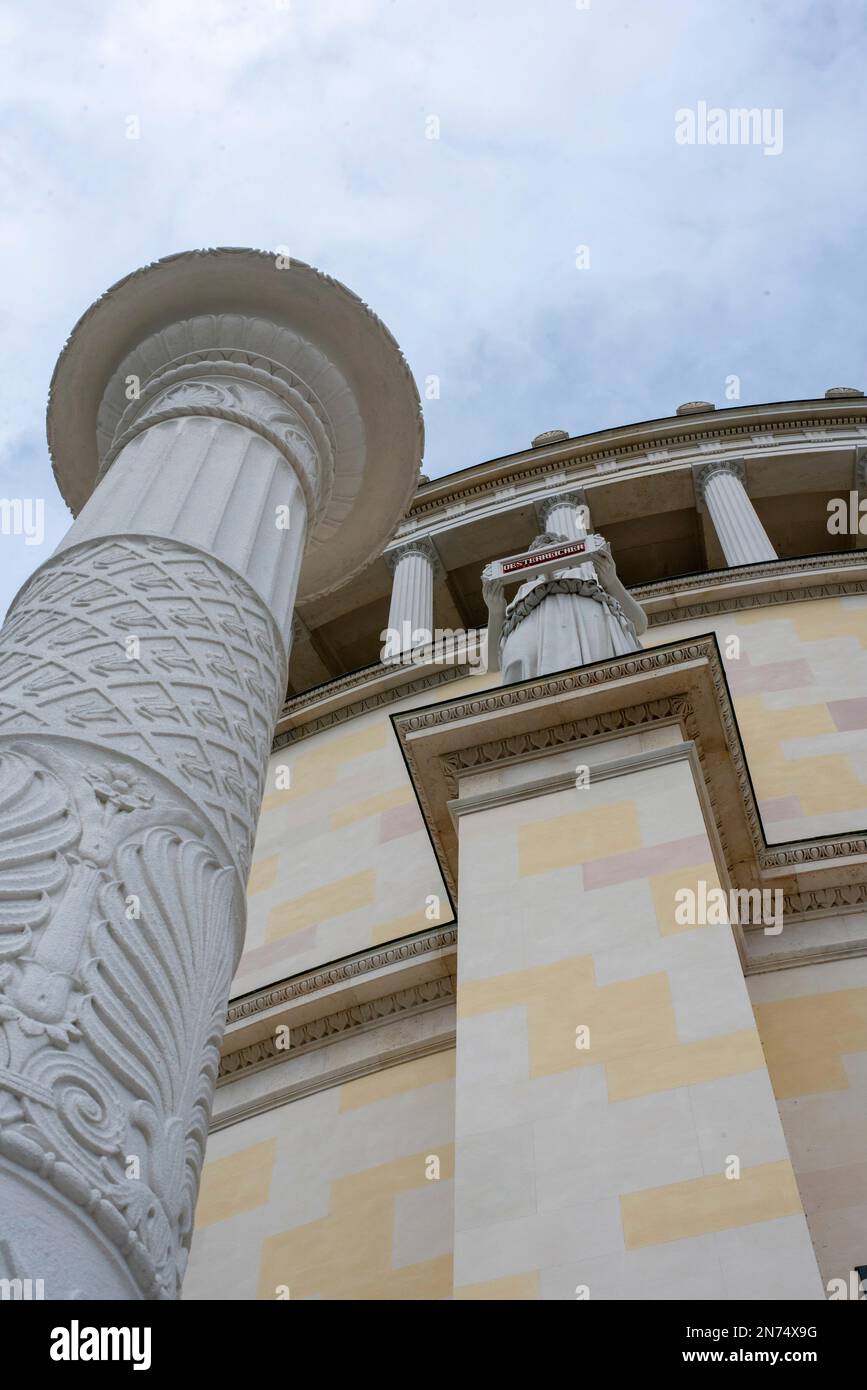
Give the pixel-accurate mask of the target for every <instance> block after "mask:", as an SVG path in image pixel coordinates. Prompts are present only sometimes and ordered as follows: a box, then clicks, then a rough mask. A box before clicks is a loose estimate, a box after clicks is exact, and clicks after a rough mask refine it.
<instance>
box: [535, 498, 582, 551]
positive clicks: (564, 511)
mask: <svg viewBox="0 0 867 1390" xmlns="http://www.w3.org/2000/svg"><path fill="white" fill-rule="evenodd" d="M536 515H537V516H538V518H539V525H540V527H541V529H542V530H543V531H550V532H551V533H552V534H553V535H557V536H566V537H567V539H568V540H570V541H577V540H579V539H580V538H581V537H582V536H585V535H586V534H587V532H588V531H589V530H590V514H589V510H588V507H587V499H586V497H585V494H584V492H583V491H581V490H579V491H578V492H558V493H554V494H553V495H552V496H551V497H544V498H543V499H542V501H541V502H539V503H537V505H536Z"/></svg>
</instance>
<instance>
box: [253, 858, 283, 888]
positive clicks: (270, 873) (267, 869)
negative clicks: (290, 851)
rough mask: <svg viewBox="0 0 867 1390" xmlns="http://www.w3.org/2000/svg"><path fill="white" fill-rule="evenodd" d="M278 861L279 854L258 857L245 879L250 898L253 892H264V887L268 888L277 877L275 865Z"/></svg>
mask: <svg viewBox="0 0 867 1390" xmlns="http://www.w3.org/2000/svg"><path fill="white" fill-rule="evenodd" d="M279 861H280V856H279V854H272V855H271V856H270V857H269V858H268V859H259V860H257V861H256V863H255V864H253V866H252V868H251V869H250V877H249V878H248V880H247V897H248V898H252V897H253V894H254V893H264V892H265V889H266V888H270V887H271V886H272V884H273V882H274V879H275V878H276V877H277V865H278V863H279Z"/></svg>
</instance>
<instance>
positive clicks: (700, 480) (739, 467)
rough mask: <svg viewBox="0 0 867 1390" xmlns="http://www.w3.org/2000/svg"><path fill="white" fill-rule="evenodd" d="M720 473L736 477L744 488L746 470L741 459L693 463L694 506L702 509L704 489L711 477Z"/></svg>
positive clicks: (721, 459)
mask: <svg viewBox="0 0 867 1390" xmlns="http://www.w3.org/2000/svg"><path fill="white" fill-rule="evenodd" d="M720 473H728V474H730V475H731V476H732V477H733V478H737V479H738V481H739V482H740V483H742V484H743V487H744V489H745V490H746V486H747V471H746V467H745V465H744V461H743V459H740V458H737V459H726V458H720V459H710V460H709V461H708V462H707V463H695V464H693V468H692V479H693V486H694V488H695V500H696V506H697V507H698V510H699V511H702V510H703V508H704V505H705V497H704V490H705V487H706V485H707V483H708V482H709V481H710V479H711V478H715V477H718V476H719V474H720Z"/></svg>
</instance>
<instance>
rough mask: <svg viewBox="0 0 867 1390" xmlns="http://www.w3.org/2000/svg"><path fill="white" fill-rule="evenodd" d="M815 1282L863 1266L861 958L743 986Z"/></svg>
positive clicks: (866, 1177)
mask: <svg viewBox="0 0 867 1390" xmlns="http://www.w3.org/2000/svg"><path fill="white" fill-rule="evenodd" d="M749 990H750V996H751V998H752V1001H753V1006H754V1008H755V1015H756V1022H757V1024H758V1028H759V1034H760V1036H761V1039H762V1045H763V1047H764V1051H765V1056H766V1057H767V1061H768V1068H769V1071H770V1075H771V1080H772V1082H773V1086H774V1091H775V1093H776V1097H777V1104H778V1106H779V1110H780V1116H781V1118H782V1122H783V1128H784V1130H785V1133H786V1139H787V1140H788V1145H789V1152H790V1153H791V1156H792V1163H793V1166H794V1169H795V1175H796V1177H797V1181H798V1188H799V1190H800V1193H801V1199H802V1201H803V1204H804V1210H805V1212H806V1215H807V1222H808V1225H809V1227H810V1234H811V1235H812V1238H813V1244H814V1246H815V1250H816V1257H817V1259H818V1261H819V1267H820V1269H821V1271H822V1278H823V1280H824V1281H825V1282H826V1284H827V1281H828V1280H829V1279H838V1278H839V1279H844V1280H847V1281H848V1278H849V1274H850V1272H851V1270H852V1269H854V1268H855V1266H856V1265H863V1264H867V960H865V959H863V958H862V959H856V960H842V961H829V962H827V963H825V964H821V965H809V966H802V967H800V968H798V969H793V970H781V971H777V972H775V973H773V974H765V975H756V976H753V977H752V978H751V979H750V981H749Z"/></svg>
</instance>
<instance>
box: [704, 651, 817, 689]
mask: <svg viewBox="0 0 867 1390" xmlns="http://www.w3.org/2000/svg"><path fill="white" fill-rule="evenodd" d="M723 664H724V666H725V673H726V677H727V679H728V683H729V686H730V687H731V691H732V694H733V695H763V694H766V693H768V692H770V691H774V690H801V689H803V688H804V686H809V685H812V683H813V672H812V670H811V668H810V664H809V662H807V661H769V662H768V663H767V665H765V666H753V665H752V663H751V662H750V659H749V657H748V656H743V655H742V656H741V657H739V658H738V660H737V661H725V662H724V663H723Z"/></svg>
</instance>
